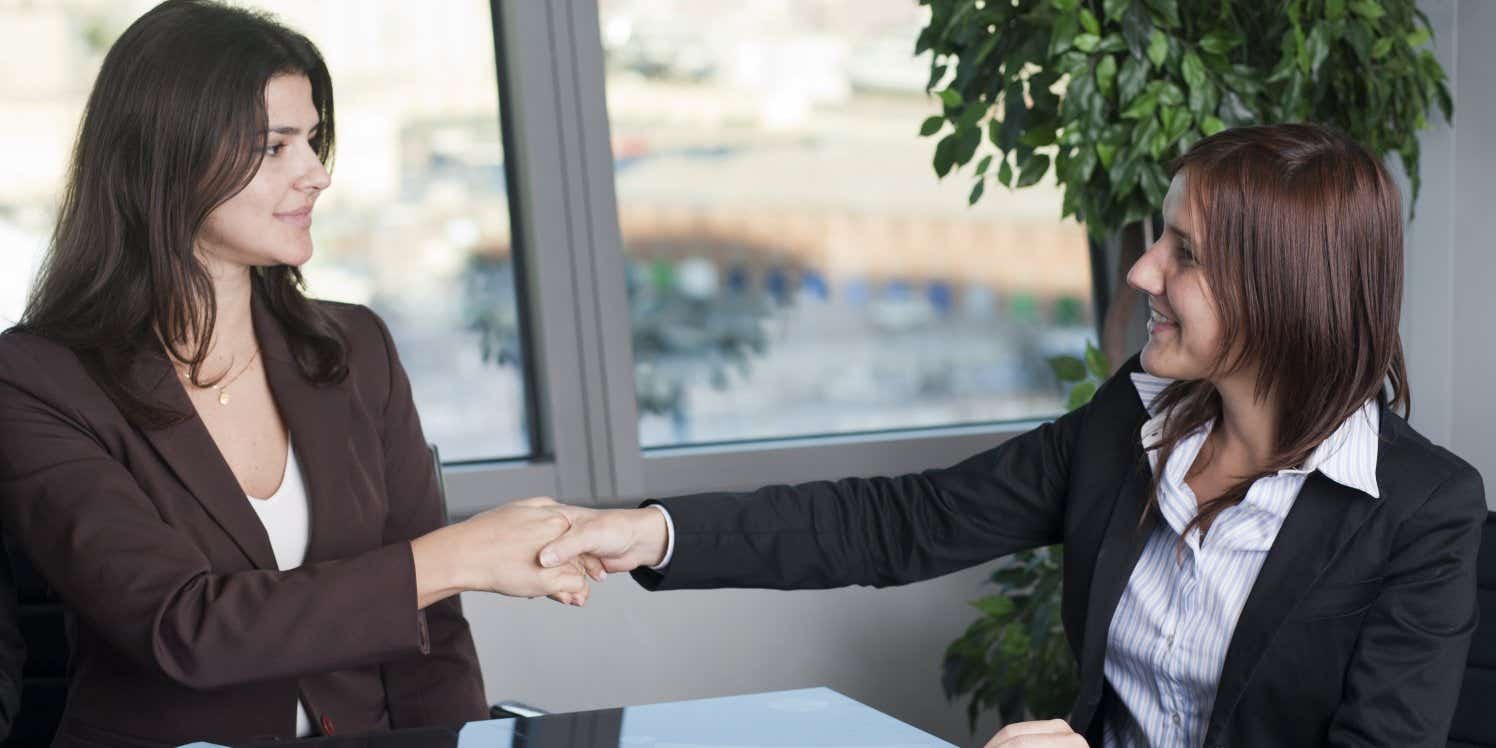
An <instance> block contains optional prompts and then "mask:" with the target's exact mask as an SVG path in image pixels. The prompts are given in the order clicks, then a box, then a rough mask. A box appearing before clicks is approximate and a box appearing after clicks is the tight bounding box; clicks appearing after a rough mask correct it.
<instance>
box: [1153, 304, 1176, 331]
mask: <svg viewBox="0 0 1496 748" xmlns="http://www.w3.org/2000/svg"><path fill="white" fill-rule="evenodd" d="M1178 326H1179V323H1178V322H1175V321H1174V319H1173V318H1172V317H1169V316H1168V315H1166V314H1164V313H1163V312H1160V311H1159V310H1158V308H1157V307H1155V306H1153V305H1152V304H1149V305H1148V332H1149V333H1153V332H1157V331H1160V330H1172V329H1174V328H1176V327H1178Z"/></svg>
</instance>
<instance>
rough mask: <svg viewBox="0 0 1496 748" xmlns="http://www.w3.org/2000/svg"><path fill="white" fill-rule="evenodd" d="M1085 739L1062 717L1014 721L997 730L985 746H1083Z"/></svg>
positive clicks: (1025, 747)
mask: <svg viewBox="0 0 1496 748" xmlns="http://www.w3.org/2000/svg"><path fill="white" fill-rule="evenodd" d="M1085 744H1086V741H1085V739H1084V738H1082V737H1081V736H1080V735H1077V734H1076V733H1075V731H1074V730H1071V729H1070V723H1068V722H1066V721H1065V720H1063V719H1046V720H1038V721H1033V722H1014V723H1012V724H1010V725H1008V726H1006V727H1004V728H1003V729H1001V730H999V731H998V733H997V734H996V735H993V736H992V739H991V740H989V741H987V746H986V748H1028V747H1029V746H1035V747H1038V746H1054V747H1055V748H1061V747H1068V746H1082V747H1083V746H1085Z"/></svg>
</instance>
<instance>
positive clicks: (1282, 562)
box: [1205, 472, 1380, 745]
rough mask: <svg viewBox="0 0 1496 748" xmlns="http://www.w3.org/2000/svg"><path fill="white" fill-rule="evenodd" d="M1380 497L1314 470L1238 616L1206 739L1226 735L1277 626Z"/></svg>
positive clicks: (1295, 501)
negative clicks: (1233, 712)
mask: <svg viewBox="0 0 1496 748" xmlns="http://www.w3.org/2000/svg"><path fill="white" fill-rule="evenodd" d="M1379 503H1380V502H1377V501H1375V500H1373V499H1372V498H1371V497H1369V496H1367V495H1366V494H1364V493H1361V492H1360V491H1357V490H1355V489H1353V488H1348V487H1346V486H1342V485H1340V484H1339V483H1336V482H1335V481H1333V480H1330V479H1329V478H1327V477H1325V476H1324V475H1323V474H1321V473H1319V472H1313V473H1310V474H1309V477H1308V479H1307V480H1305V481H1304V485H1303V487H1302V488H1301V489H1299V495H1298V497H1297V498H1296V499H1294V503H1293V507H1292V508H1291V509H1289V510H1288V517H1286V518H1285V519H1284V520H1283V526H1282V527H1281V528H1280V529H1279V530H1278V537H1277V538H1276V539H1275V540H1274V541H1273V547H1272V548H1271V549H1270V550H1269V551H1268V553H1267V559H1266V560H1265V561H1263V564H1262V570H1261V571H1260V572H1258V574H1257V581H1256V582H1254V583H1253V585H1252V591H1251V593H1249V594H1248V596H1247V602H1246V604H1245V605H1244V606H1243V607H1242V611H1241V616H1240V617H1239V618H1238V619H1237V622H1236V630H1235V632H1234V633H1233V634H1232V636H1231V645H1230V647H1229V648H1228V649H1227V650H1226V661H1225V662H1224V663H1223V665H1222V667H1221V678H1220V681H1219V684H1218V686H1217V688H1216V699H1215V706H1214V707H1213V708H1212V710H1211V714H1210V723H1209V726H1208V727H1207V728H1206V733H1205V744H1206V745H1213V744H1214V743H1215V742H1217V739H1218V738H1219V737H1220V736H1221V731H1222V730H1224V729H1225V726H1226V723H1227V722H1228V721H1230V718H1231V713H1232V711H1233V710H1234V709H1235V708H1236V704H1237V702H1238V701H1239V700H1240V699H1241V695H1242V693H1243V692H1244V691H1245V690H1246V687H1247V682H1248V681H1249V680H1250V679H1251V677H1252V671H1253V670H1254V669H1255V668H1256V665H1257V661H1258V660H1259V659H1261V658H1262V653H1263V651H1264V650H1266V649H1267V646H1268V644H1269V643H1271V642H1272V640H1273V636H1274V634H1276V633H1277V631H1278V627H1279V626H1281V625H1282V624H1283V620H1284V618H1285V617H1287V615H1288V613H1289V611H1291V610H1293V607H1294V606H1295V605H1297V604H1298V602H1299V600H1300V599H1301V598H1303V596H1304V593H1306V592H1307V591H1308V590H1309V588H1310V587H1312V586H1313V585H1314V584H1315V583H1316V582H1317V581H1319V578H1320V576H1321V575H1322V574H1323V573H1324V571H1325V569H1326V568H1327V567H1328V566H1329V564H1330V561H1332V560H1333V559H1334V558H1335V556H1336V555H1337V554H1338V553H1339V551H1340V549H1341V548H1343V547H1344V546H1345V544H1346V543H1347V542H1349V540H1350V539H1351V537H1352V536H1354V535H1355V533H1356V531H1357V530H1359V529H1360V527H1361V525H1362V523H1363V522H1365V521H1366V518H1367V517H1368V516H1370V514H1371V512H1372V511H1374V510H1375V509H1376V507H1377V505H1378V504H1379Z"/></svg>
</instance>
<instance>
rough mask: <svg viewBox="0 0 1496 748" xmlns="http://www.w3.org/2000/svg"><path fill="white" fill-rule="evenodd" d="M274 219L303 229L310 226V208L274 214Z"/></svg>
mask: <svg viewBox="0 0 1496 748" xmlns="http://www.w3.org/2000/svg"><path fill="white" fill-rule="evenodd" d="M275 217H276V218H277V219H279V220H281V221H285V222H286V223H289V224H291V225H292V226H296V227H298V228H303V229H304V228H307V227H309V226H311V225H312V206H310V205H308V206H306V207H304V208H299V209H297V210H293V211H290V212H287V213H276V214H275Z"/></svg>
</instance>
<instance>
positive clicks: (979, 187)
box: [966, 178, 987, 205]
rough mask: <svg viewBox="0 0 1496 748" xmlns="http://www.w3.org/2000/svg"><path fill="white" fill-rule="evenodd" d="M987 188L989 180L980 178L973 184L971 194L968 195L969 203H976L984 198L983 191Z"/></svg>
mask: <svg viewBox="0 0 1496 748" xmlns="http://www.w3.org/2000/svg"><path fill="white" fill-rule="evenodd" d="M985 189H987V180H985V179H981V178H978V179H977V183H976V184H974V185H972V186H971V194H970V195H968V196H967V197H966V204H967V205H976V204H977V201H978V200H981V199H982V191H983V190H985Z"/></svg>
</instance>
